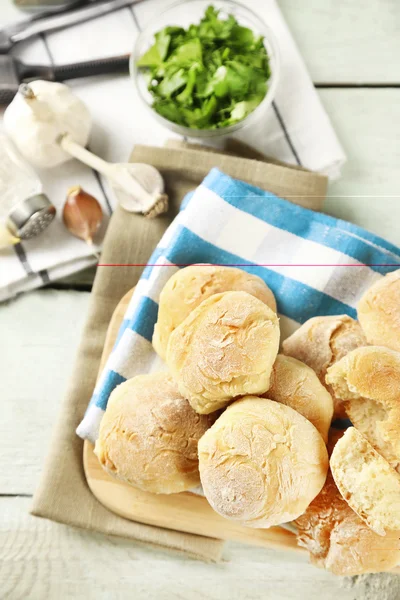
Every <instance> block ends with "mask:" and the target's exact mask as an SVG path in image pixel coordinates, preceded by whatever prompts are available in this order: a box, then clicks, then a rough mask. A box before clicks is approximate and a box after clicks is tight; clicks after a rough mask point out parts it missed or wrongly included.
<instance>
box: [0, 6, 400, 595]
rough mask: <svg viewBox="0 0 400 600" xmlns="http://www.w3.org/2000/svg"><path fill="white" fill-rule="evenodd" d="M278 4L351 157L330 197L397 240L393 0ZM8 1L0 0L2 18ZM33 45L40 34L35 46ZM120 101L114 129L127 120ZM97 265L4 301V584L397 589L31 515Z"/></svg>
mask: <svg viewBox="0 0 400 600" xmlns="http://www.w3.org/2000/svg"><path fill="white" fill-rule="evenodd" d="M261 1H262V0H260V2H261ZM280 5H281V8H282V10H283V12H284V14H285V16H286V18H287V21H288V23H289V25H290V27H291V29H292V31H293V34H294V36H295V38H296V40H297V43H298V45H299V47H300V49H301V51H302V53H303V56H304V58H305V61H306V63H307V65H308V68H309V70H310V73H311V76H312V78H313V80H314V82H315V84H316V85H317V87H319V88H320V90H319V93H320V96H321V99H322V101H323V103H324V105H325V107H326V109H327V111H328V113H329V115H330V117H331V119H332V121H333V123H334V126H335V127H336V130H337V132H338V135H339V138H340V140H341V142H342V143H343V146H344V148H345V151H346V153H347V155H348V159H349V160H348V164H347V165H346V167H345V168H344V171H343V177H342V179H341V180H340V181H338V182H336V183H335V184H332V185H331V187H330V190H329V197H328V198H327V200H326V204H325V209H326V211H327V212H329V213H331V214H333V215H336V216H340V217H343V218H346V219H349V220H352V221H354V222H356V223H358V224H360V225H363V226H365V227H367V228H369V229H371V230H373V231H375V232H377V233H379V234H381V235H384V236H385V237H387V238H388V239H390V240H391V241H392V242H395V243H399V242H400V228H399V225H398V223H399V220H400V143H399V140H400V63H399V60H398V57H399V55H400V35H399V31H400V7H399V4H398V0H371V1H370V2H364V1H362V0H335V1H333V0H325V2H321V1H320V0H303V2H298V1H297V0H280ZM13 10H14V9H12V7H11V6H10V4H9V0H1V7H0V22H3V21H5V20H10V16H13ZM3 17H4V18H3ZM123 50H125V51H127V50H128V48H123V49H121V51H123ZM41 52H42V51H41V49H40V43H39V42H38V43H37V46H36V49H35V50H33V51H32V53H33V54H35V56H33V54H32V60H33V59H34V58H40V55H41ZM96 85H105V83H102V84H101V83H99V84H95V83H94V82H88V83H87V85H86V86H85V96H86V98H85V99H86V100H87V101H90V99H91V97H92V96H93V94H94V93H96ZM122 113H123V111H116V114H115V118H114V122H113V123H112V127H113V128H114V130H115V128H120V129H121V127H123V126H124V122H123V114H122ZM110 127H111V124H110ZM107 133H108V132H107V131H103V132H101V131H100V132H98V134H97V136H96V138H95V141H94V145H95V147H96V150H97V151H98V152H99V153H100V154H102V155H103V156H105V157H107V158H109V159H112V160H119V159H124V158H125V156H126V155H127V153H128V151H129V149H130V148H129V146H130V138H129V136H127V141H126V147H121V146H119V147H118V148H115V147H114V146H113V144H112V143H111V144H110V143H108V144H107V143H106V139H107V138H106V136H107ZM133 133H134V131H132V136H133ZM108 141H109V139H108ZM140 141H147V140H140ZM124 153H125V155H124ZM92 279H93V270H87V271H86V272H84V273H82V274H80V275H78V276H74V277H71V278H69V280H67V281H63V282H60V283H58V284H57V285H54V286H53V289H45V290H41V291H37V292H33V293H30V294H27V295H25V296H22V297H20V298H18V299H17V300H15V301H12V302H9V303H7V304H5V305H2V306H1V307H0V332H1V333H0V340H1V345H0V353H1V354H0V365H1V368H0V406H1V418H0V598H1V599H2V600H5V599H10V600H18V599H21V600H28V599H29V600H31V599H34V600H36V599H37V600H42V599H43V600H45V599H46V600H47V599H49V600H53V599H62V600H64V599H67V598H74V599H75V598H85V599H91V598H96V599H97V600H100V599H104V600H105V599H107V600H110V599H125V598H135V599H153V598H154V599H155V598H157V599H161V600H162V599H168V600H169V599H171V600H172V599H173V598H174V599H175V598H182V599H199V600H200V599H202V598H204V599H205V598H211V599H216V600H217V599H218V600H220V599H225V598H229V599H230V600H239V599H240V600H246V599H252V600H253V599H254V600H257V599H260V600H261V599H262V600H270V599H271V600H272V599H273V600H280V599H282V600H283V599H288V600H290V599H292V598H293V599H295V598H296V599H310V600H312V599H314V598H315V599H317V598H318V599H319V598H324V600H333V599H335V600H336V599H337V598H340V599H343V600H358V599H364V598H365V599H367V600H370V599H373V598H374V599H375V598H376V599H377V600H387V599H390V600H397V599H398V598H399V597H400V592H399V591H398V587H397V586H398V585H399V583H398V581H397V585H396V581H395V578H394V576H390V575H388V576H386V577H385V580H384V584H385V587H384V590H382V589H378V588H377V587H376V586H377V577H376V576H369V577H365V576H364V577H360V578H355V579H342V578H339V577H334V576H331V575H330V574H328V573H325V572H323V571H320V570H318V569H315V568H314V567H312V566H310V565H309V564H308V563H307V560H306V559H305V558H302V557H298V556H297V555H295V554H291V553H289V554H288V553H282V552H276V551H267V550H262V549H260V548H252V547H249V546H242V545H239V544H228V545H227V547H226V551H225V554H224V562H223V563H222V564H220V565H207V564H203V563H200V562H196V561H193V560H189V559H186V558H184V557H180V556H177V555H176V554H171V553H168V552H163V551H160V550H155V549H152V548H149V547H144V546H141V545H139V544H136V543H132V542H131V541H126V540H120V539H117V538H112V537H107V536H104V535H99V534H93V533H88V532H84V531H78V530H73V529H71V528H67V527H65V526H62V525H58V524H55V523H51V522H48V521H44V520H40V519H35V518H33V517H30V516H29V514H28V510H29V505H30V498H31V495H32V493H33V491H34V489H35V486H36V484H37V481H38V477H39V474H40V469H41V465H42V463H43V460H44V458H45V455H46V450H47V447H48V445H49V442H50V436H51V431H52V427H53V423H54V420H55V417H56V415H57V411H58V407H59V405H60V401H61V399H62V396H63V394H64V392H65V388H66V385H67V382H68V378H69V375H70V372H71V368H72V364H73V358H74V353H75V350H76V347H77V344H78V341H79V336H80V332H81V329H82V326H83V323H84V320H85V313H86V309H87V306H88V300H89V289H90V284H91V281H92Z"/></svg>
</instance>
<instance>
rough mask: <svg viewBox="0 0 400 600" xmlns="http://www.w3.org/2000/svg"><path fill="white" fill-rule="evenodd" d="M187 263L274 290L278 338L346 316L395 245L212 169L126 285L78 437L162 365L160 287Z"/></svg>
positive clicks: (389, 261)
mask: <svg viewBox="0 0 400 600" xmlns="http://www.w3.org/2000/svg"><path fill="white" fill-rule="evenodd" d="M194 263H213V264H221V265H231V266H238V267H241V268H243V269H244V270H246V271H248V272H250V273H254V274H256V275H258V276H260V277H261V278H262V279H264V281H265V282H266V283H267V284H268V286H269V287H270V288H271V289H272V291H273V292H274V294H275V297H276V299H277V303H278V312H279V315H280V319H281V329H282V337H283V338H284V337H286V335H287V334H289V333H291V332H292V331H293V330H294V329H295V328H296V327H297V326H298V325H299V324H300V323H304V322H305V321H306V320H307V319H309V318H310V317H313V316H317V315H335V314H343V313H346V314H348V315H350V316H352V317H356V310H355V307H356V304H357V301H358V299H359V298H360V296H361V295H362V294H363V293H364V291H365V290H366V289H367V288H368V287H369V286H370V285H371V284H372V283H374V282H375V281H376V280H378V279H380V278H381V277H382V276H383V275H384V274H386V273H387V272H389V271H393V270H394V269H397V268H399V267H400V249H399V248H397V247H396V246H394V245H393V244H390V243H389V242H386V241H385V240H383V239H381V238H379V237H377V236H375V235H373V234H371V233H369V232H367V231H365V230H363V229H361V228H360V227H357V226H355V225H352V224H350V223H346V222H345V221H340V220H338V219H334V218H332V217H329V216H327V215H323V214H320V213H315V212H313V211H310V210H307V209H305V208H302V207H299V206H296V205H294V204H292V203H291V202H288V201H286V200H282V199H281V198H278V197H277V196H275V195H274V194H271V193H269V192H265V191H263V190H261V189H259V188H256V187H254V186H251V185H248V184H246V183H243V182H242V181H237V180H235V179H233V178H232V177H229V176H227V175H225V174H224V173H221V172H220V171H219V170H217V169H213V170H212V171H211V172H210V173H209V175H208V176H207V177H206V178H205V180H204V181H203V183H202V184H201V185H200V186H199V187H198V188H197V189H196V191H195V192H194V193H192V194H190V195H189V196H188V197H187V198H186V199H185V201H184V205H183V209H182V211H181V212H180V214H179V215H178V217H177V218H176V219H175V220H174V222H173V223H172V224H171V226H170V227H169V228H168V229H167V231H166V232H165V234H164V236H163V238H162V239H161V241H160V243H159V245H158V246H157V248H156V250H155V251H154V253H153V255H152V257H151V259H150V263H149V264H148V266H147V267H146V268H145V270H144V272H143V275H142V277H141V279H140V281H139V283H138V285H137V287H136V290H135V293H134V294H133V296H132V300H131V302H130V304H129V307H128V310H127V312H126V314H125V319H124V321H123V323H122V325H121V329H120V331H119V335H118V339H117V341H116V343H115V346H114V349H113V352H112V354H111V356H110V358H109V359H108V361H107V363H106V366H105V368H104V371H103V373H102V375H101V377H100V379H99V381H98V384H97V386H96V389H95V391H94V394H93V397H92V399H91V402H90V404H89V407H88V409H87V412H86V415H85V417H84V419H83V421H82V423H81V424H80V425H79V427H78V429H77V433H78V435H80V436H81V437H82V438H87V439H89V440H91V441H93V442H94V441H95V440H96V438H97V436H98V430H99V424H100V420H101V417H102V415H103V413H104V411H105V408H106V406H107V401H108V398H109V395H110V394H111V392H112V390H113V389H114V388H115V387H116V386H117V385H118V384H120V383H122V382H123V381H125V380H126V379H128V378H130V377H134V376H135V375H138V374H140V373H147V372H151V371H156V370H160V369H161V368H165V365H164V363H163V362H162V361H161V359H160V358H159V357H158V356H157V355H156V353H155V352H154V350H153V348H152V345H151V338H152V334H153V328H154V324H155V322H156V320H157V310H158V300H159V295H160V292H161V290H162V288H163V286H164V284H165V283H166V281H167V280H168V279H169V278H170V277H171V275H173V274H174V273H175V272H176V271H177V270H178V269H179V268H180V267H182V266H185V265H188V264H194Z"/></svg>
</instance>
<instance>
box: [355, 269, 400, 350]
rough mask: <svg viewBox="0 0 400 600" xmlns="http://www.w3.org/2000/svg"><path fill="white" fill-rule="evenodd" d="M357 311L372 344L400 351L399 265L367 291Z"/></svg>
mask: <svg viewBox="0 0 400 600" xmlns="http://www.w3.org/2000/svg"><path fill="white" fill-rule="evenodd" d="M357 314H358V319H359V321H360V323H361V327H362V328H363V331H364V333H365V335H366V337H367V340H368V342H369V343H370V344H373V345H375V346H386V347H387V348H391V349H392V350H397V351H398V352H400V269H399V270H397V271H393V273H389V274H388V275H385V277H383V278H382V279H380V280H379V281H377V282H376V283H375V284H374V285H373V286H372V287H370V288H369V289H368V290H367V291H366V293H365V294H364V295H363V297H362V298H361V300H360V302H359V303H358V306H357Z"/></svg>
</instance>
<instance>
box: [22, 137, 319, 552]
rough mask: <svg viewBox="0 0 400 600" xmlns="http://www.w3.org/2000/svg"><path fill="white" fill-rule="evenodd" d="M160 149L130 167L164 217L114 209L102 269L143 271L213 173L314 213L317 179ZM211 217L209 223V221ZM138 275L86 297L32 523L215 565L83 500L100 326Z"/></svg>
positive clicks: (186, 545) (173, 535)
mask: <svg viewBox="0 0 400 600" xmlns="http://www.w3.org/2000/svg"><path fill="white" fill-rule="evenodd" d="M167 146H168V147H167V148H153V147H148V146H136V147H135V149H134V151H133V153H132V156H131V161H133V162H144V163H150V164H153V165H154V166H155V167H156V168H158V169H159V170H160V171H161V173H162V175H163V177H164V180H165V183H166V189H167V192H168V195H169V198H170V210H169V212H168V214H166V215H163V216H161V217H158V218H157V219H154V220H148V219H145V218H143V217H142V216H138V215H134V214H128V213H126V212H125V211H123V210H122V209H119V208H117V209H116V211H115V212H114V214H113V216H112V218H111V220H110V223H109V226H108V230H107V234H106V238H105V241H104V245H103V252H102V256H101V261H100V262H102V263H131V264H132V263H135V264H137V263H139V264H143V263H146V261H147V260H148V258H149V257H150V255H151V252H152V250H153V249H154V247H155V246H156V244H157V242H158V241H159V239H160V238H161V236H162V234H163V233H164V231H165V229H166V228H167V227H168V225H169V223H170V222H171V220H172V219H173V218H174V217H175V215H176V213H177V212H178V210H179V206H180V203H181V200H182V198H183V197H184V196H185V194H186V193H187V192H188V191H190V190H192V189H194V188H195V187H196V186H197V185H198V184H199V183H200V182H201V181H202V179H203V178H204V177H205V175H206V174H207V173H208V172H209V171H210V169H211V168H212V167H214V166H216V167H219V168H220V169H221V170H222V171H224V172H225V173H227V174H229V175H232V176H233V177H236V178H238V179H243V180H244V181H247V182H249V183H252V184H254V185H256V186H259V187H261V188H264V189H267V190H269V191H271V192H274V193H275V194H277V195H278V196H281V197H283V198H287V199H288V200H291V201H292V202H296V203H298V204H301V205H303V206H306V207H308V208H313V209H315V210H320V208H321V205H322V202H323V199H324V197H325V193H326V186H327V180H326V178H325V177H323V176H321V175H317V174H315V173H310V172H308V171H305V170H302V169H298V168H291V167H287V166H282V165H280V164H277V163H276V161H273V162H271V161H268V159H265V158H263V159H262V160H261V156H260V155H259V154H258V153H255V154H253V156H254V157H255V158H257V159H258V160H254V159H252V158H239V157H237V156H234V153H238V151H240V152H241V153H242V155H245V156H247V157H249V156H252V150H251V149H249V148H248V147H244V146H243V147H241V146H238V144H237V143H234V144H233V143H232V146H231V147H228V148H227V150H228V152H227V153H225V154H223V153H216V152H215V151H212V152H210V151H205V150H200V149H197V148H196V146H192V145H189V144H185V143H183V142H178V141H176V140H174V141H171V142H169V143H168V144H167ZM211 218H212V215H210V219H211ZM141 271H142V267H115V268H112V267H111V268H110V267H104V268H102V267H100V268H98V269H97V274H96V278H95V281H94V285H93V291H92V294H91V301H90V305H89V312H88V316H87V322H86V326H85V328H84V332H83V336H82V341H81V343H80V346H79V349H78V355H77V359H76V364H75V368H74V372H73V376H72V378H71V383H70V386H69V389H68V392H67V394H66V397H65V399H64V401H63V403H62V406H61V411H60V414H59V418H58V422H57V425H56V427H55V431H54V435H53V438H52V441H51V444H50V449H49V455H48V457H47V460H46V463H45V466H44V469H43V473H42V476H41V480H40V483H39V486H38V488H37V490H36V493H35V495H34V498H33V506H32V509H31V512H32V514H33V515H36V516H39V517H45V518H47V519H52V520H53V521H58V522H61V523H66V524H68V525H72V526H76V527H82V528H85V529H89V530H93V531H99V532H102V533H106V534H112V535H117V536H123V537H126V538H131V539H133V540H140V541H142V542H147V543H151V544H155V545H157V546H164V547H168V548H173V549H175V550H179V551H182V552H185V553H187V554H190V555H192V556H194V557H197V558H201V559H205V560H213V561H217V560H218V559H219V557H220V555H221V551H222V547H223V542H222V541H221V540H217V539H212V538H207V537H203V536H198V535H192V534H188V533H182V532H180V531H172V530H167V529H162V528H158V527H152V526H149V525H143V524H141V523H136V522H133V521H128V520H126V519H123V518H121V517H119V516H117V515H115V514H113V513H111V512H110V511H108V510H107V509H106V508H104V507H103V506H102V505H101V504H100V503H99V502H98V501H97V500H96V499H95V497H94V496H93V495H92V493H91V492H90V490H89V488H88V486H87V483H86V479H85V475H84V472H83V465H82V444H83V443H82V440H81V439H79V438H78V437H77V435H76V434H75V429H76V427H77V425H78V423H79V422H80V421H81V419H82V417H83V414H84V412H85V409H86V407H87V405H88V402H89V399H90V397H91V394H92V392H93V388H94V385H95V381H96V377H97V371H98V366H99V361H100V356H101V352H102V348H103V344H104V339H105V335H106V331H107V326H108V323H109V321H110V318H111V315H112V313H113V311H114V308H115V307H116V305H117V303H118V302H119V300H120V299H121V297H122V296H123V295H124V294H125V293H126V292H127V291H128V290H129V289H130V288H132V287H133V286H134V285H135V284H136V282H137V280H138V279H139V277H140V274H141Z"/></svg>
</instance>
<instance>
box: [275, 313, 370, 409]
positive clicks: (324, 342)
mask: <svg viewBox="0 0 400 600" xmlns="http://www.w3.org/2000/svg"><path fill="white" fill-rule="evenodd" d="M366 345H367V340H366V338H365V335H364V333H363V331H362V329H361V327H360V324H359V323H358V322H357V321H355V320H354V319H352V318H351V317H349V316H348V315H337V316H336V315H335V316H327V317H313V318H312V319H309V320H308V321H306V322H305V323H303V325H302V326H301V327H300V328H299V329H298V330H297V331H295V332H294V333H293V334H292V335H291V336H290V337H288V338H287V339H286V340H285V341H284V342H283V344H282V348H283V353H284V354H285V355H286V356H292V357H293V358H297V360H300V361H301V362H303V363H305V364H306V365H308V366H309V367H311V369H313V370H314V371H315V372H316V374H317V376H318V378H319V380H320V381H321V383H322V385H325V386H326V387H327V390H328V392H329V393H330V395H331V396H332V399H333V404H334V416H333V418H334V419H337V418H345V417H346V412H345V410H344V406H343V404H342V402H341V400H340V398H337V397H336V396H335V392H334V390H333V389H332V388H331V387H330V386H329V385H328V384H327V383H326V381H325V376H326V372H327V369H328V368H329V367H330V366H331V365H333V364H334V363H335V362H337V361H338V360H340V359H341V358H343V356H346V354H348V353H349V352H351V350H354V349H355V348H359V347H360V346H366Z"/></svg>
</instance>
